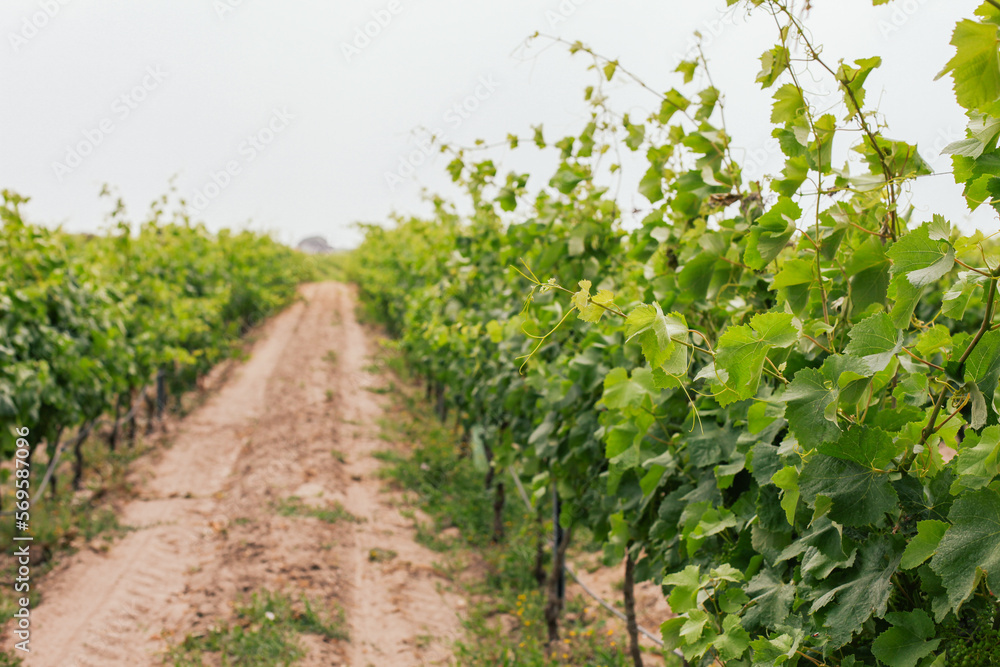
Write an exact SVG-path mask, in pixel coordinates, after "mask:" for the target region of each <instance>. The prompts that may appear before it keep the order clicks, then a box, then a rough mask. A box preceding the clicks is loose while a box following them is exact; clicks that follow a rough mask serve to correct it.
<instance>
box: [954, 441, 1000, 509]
mask: <svg viewBox="0 0 1000 667" xmlns="http://www.w3.org/2000/svg"><path fill="white" fill-rule="evenodd" d="M955 472H956V473H958V479H956V480H955V482H954V483H953V484H952V486H951V492H952V493H953V494H956V495H957V494H959V493H961V492H962V491H963V490H964V489H981V488H983V487H985V486H986V485H988V484H990V483H991V482H992V481H993V480H994V479H995V478H996V476H997V475H1000V426H990V427H989V428H986V429H984V430H983V432H982V434H981V435H976V434H975V433H969V432H966V435H965V440H964V441H963V442H962V448H961V450H959V452H958V460H957V461H956V463H955Z"/></svg>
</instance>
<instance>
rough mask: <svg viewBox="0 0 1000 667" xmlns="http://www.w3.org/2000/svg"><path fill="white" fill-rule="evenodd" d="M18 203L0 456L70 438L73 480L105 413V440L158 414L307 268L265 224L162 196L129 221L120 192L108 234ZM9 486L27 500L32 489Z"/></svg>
mask: <svg viewBox="0 0 1000 667" xmlns="http://www.w3.org/2000/svg"><path fill="white" fill-rule="evenodd" d="M25 201H26V199H24V198H23V197H20V196H18V195H17V194H15V193H12V192H9V191H4V192H3V205H2V207H0V216H2V221H3V227H2V232H0V248H2V252H3V256H4V258H5V259H4V263H3V265H2V267H0V268H2V274H0V307H2V309H0V331H2V332H3V335H2V339H3V343H2V344H0V354H2V359H3V363H2V365H0V438H2V440H0V456H2V458H3V459H5V460H9V459H10V458H12V456H13V454H14V451H15V445H16V444H19V443H21V440H18V439H16V438H17V436H25V435H27V434H28V433H30V434H31V438H29V439H27V440H26V442H30V445H31V449H30V452H31V455H33V454H34V448H35V447H36V446H37V445H38V444H39V443H40V442H44V443H45V446H46V449H47V460H48V461H49V462H50V463H54V462H56V461H58V458H59V456H60V454H61V450H62V448H63V446H64V444H65V443H66V442H72V448H73V450H74V455H75V459H76V460H75V463H74V474H73V484H74V486H75V487H79V485H80V480H81V478H82V476H83V469H84V461H83V460H82V445H83V443H84V441H85V439H86V438H87V436H88V435H89V434H90V433H91V431H92V430H93V429H94V427H95V426H96V425H97V424H98V421H99V420H102V419H104V420H105V421H108V422H110V424H111V426H112V428H111V429H110V432H109V433H108V444H109V446H110V447H111V448H112V449H114V448H115V447H116V446H117V444H118V442H119V440H127V441H129V442H130V443H134V441H135V438H136V429H137V423H136V422H137V420H136V412H137V411H138V410H140V409H143V410H145V411H146V412H147V413H148V414H149V415H150V419H149V424H150V426H152V421H153V419H154V418H156V417H157V416H161V415H162V413H163V410H164V408H165V407H168V406H167V405H166V402H167V400H168V397H170V396H174V397H179V396H180V395H181V394H182V392H183V391H185V390H187V389H190V388H191V387H193V386H194V384H195V382H196V381H197V379H198V378H200V377H201V376H203V375H204V374H205V373H206V372H207V371H208V370H209V369H210V368H212V366H213V365H214V364H216V363H218V362H219V361H220V360H222V359H224V358H226V357H229V356H231V355H233V354H234V353H236V352H238V351H239V349H240V348H239V345H240V339H241V336H242V335H244V334H245V333H247V332H248V331H249V330H250V329H251V328H252V327H254V326H255V325H256V324H257V323H259V322H261V321H263V320H264V319H265V318H266V317H268V316H269V315H271V314H273V313H275V312H277V311H278V310H279V309H281V308H282V307H284V306H285V305H287V304H288V303H290V302H291V300H292V299H293V298H294V297H295V289H296V286H297V285H298V284H299V283H300V282H301V281H302V280H304V279H306V278H307V277H309V276H310V275H312V271H313V267H311V265H310V264H309V263H308V260H307V259H306V258H305V257H304V256H302V255H299V254H297V253H294V252H293V251H291V250H290V249H288V248H286V247H284V246H282V245H280V244H278V243H276V242H275V241H273V240H272V239H271V238H269V237H267V236H261V235H257V234H254V233H250V232H242V233H228V232H223V233H221V234H219V235H212V234H210V233H209V232H208V231H207V230H206V229H205V228H204V226H202V225H198V224H194V223H192V222H191V220H190V219H189V218H188V217H187V216H186V214H185V213H184V211H183V208H180V209H177V212H176V213H172V214H168V213H167V212H166V211H167V208H168V207H169V206H170V204H171V203H172V202H171V200H170V198H169V197H164V198H162V199H161V200H158V201H157V202H155V203H154V204H153V206H152V208H151V210H150V214H149V217H148V219H147V220H146V221H144V222H143V223H142V224H140V225H135V226H133V225H131V224H130V223H128V222H127V221H126V219H125V215H126V214H125V211H124V208H123V207H122V206H121V203H120V201H119V202H117V205H116V208H115V210H114V212H113V214H112V215H111V218H110V229H109V231H108V233H107V234H106V235H103V236H86V235H71V234H67V233H63V232H60V231H52V230H48V229H46V228H43V227H40V226H35V225H31V224H28V223H25V222H24V221H23V220H22V218H21V213H20V210H19V209H20V205H21V204H23V203H24V202H25ZM15 434H16V435H15ZM31 455H29V457H27V461H28V462H29V463H30V461H31V458H32V456H31ZM11 472H12V471H11V470H10V469H7V468H5V469H4V470H3V471H2V473H3V475H4V477H3V481H4V482H5V483H7V482H8V481H10V477H11ZM19 478H20V476H19ZM40 479H41V478H40ZM54 479H55V478H54ZM11 483H12V482H11ZM36 488H37V487H36ZM50 488H52V489H53V491H54V490H55V482H54V481H53V485H52V486H51V487H50ZM42 490H44V489H42ZM11 495H12V496H14V497H15V498H16V500H17V507H16V508H17V510H19V511H20V512H25V511H26V510H27V509H28V502H29V499H28V495H29V494H28V493H27V491H25V490H23V489H22V488H21V487H20V486H19V487H18V491H17V492H16V494H15V493H11ZM36 495H37V494H36ZM35 500H37V497H36V498H35ZM4 509H8V510H9V509H12V508H10V507H6V508H4Z"/></svg>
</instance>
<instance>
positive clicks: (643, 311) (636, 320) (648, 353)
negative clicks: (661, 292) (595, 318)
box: [625, 303, 688, 375]
mask: <svg viewBox="0 0 1000 667" xmlns="http://www.w3.org/2000/svg"><path fill="white" fill-rule="evenodd" d="M625 336H626V342H628V341H630V340H632V339H633V338H638V341H639V343H640V344H641V345H642V352H643V356H645V357H646V360H647V361H648V362H649V365H650V366H652V367H653V368H663V369H664V370H665V371H666V372H667V373H670V374H672V375H679V374H683V373H686V371H687V347H686V346H685V345H684V344H685V343H687V341H688V326H687V322H685V321H684V318H683V316H681V315H678V314H677V313H671V314H670V315H664V314H663V310H661V309H660V304H658V303H653V304H652V305H648V304H642V305H640V306H637V307H636V308H635V309H633V310H632V312H631V313H629V314H628V317H627V318H626V320H625ZM677 341H679V343H678V342H677Z"/></svg>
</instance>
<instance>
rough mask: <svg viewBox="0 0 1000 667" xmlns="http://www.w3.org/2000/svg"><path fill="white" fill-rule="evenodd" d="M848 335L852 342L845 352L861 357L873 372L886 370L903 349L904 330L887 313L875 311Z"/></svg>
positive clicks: (856, 325)
mask: <svg viewBox="0 0 1000 667" xmlns="http://www.w3.org/2000/svg"><path fill="white" fill-rule="evenodd" d="M847 335H848V336H849V337H850V339H851V342H850V343H848V344H847V347H845V348H844V352H846V353H847V354H851V355H854V356H856V357H860V358H861V359H862V361H864V362H865V363H866V364H868V368H869V370H870V371H871V372H872V373H878V372H879V371H883V370H885V368H886V366H888V365H889V362H890V361H892V358H893V357H894V356H896V355H897V354H898V353H899V351H900V350H901V349H903V332H902V331H900V330H899V329H897V328H896V326H895V325H894V324H893V323H892V319H891V318H890V317H889V316H888V315H887V314H885V313H875V314H874V315H872V316H871V317H867V318H865V319H863V320H861V321H860V322H858V323H857V324H855V325H854V327H853V328H852V329H851V330H850V331H849V332H848V334H847Z"/></svg>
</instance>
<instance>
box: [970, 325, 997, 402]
mask: <svg viewBox="0 0 1000 667" xmlns="http://www.w3.org/2000/svg"><path fill="white" fill-rule="evenodd" d="M965 379H966V381H967V382H969V381H971V382H975V383H976V385H978V387H979V390H980V391H981V392H982V394H983V398H984V399H985V401H986V403H987V405H990V406H993V412H994V413H996V406H995V401H996V399H997V383H998V382H1000V331H988V332H986V333H985V334H984V335H983V337H982V338H981V339H980V340H979V344H978V345H977V346H976V348H975V349H974V350H973V351H972V354H970V355H969V358H968V360H966V362H965Z"/></svg>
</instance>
